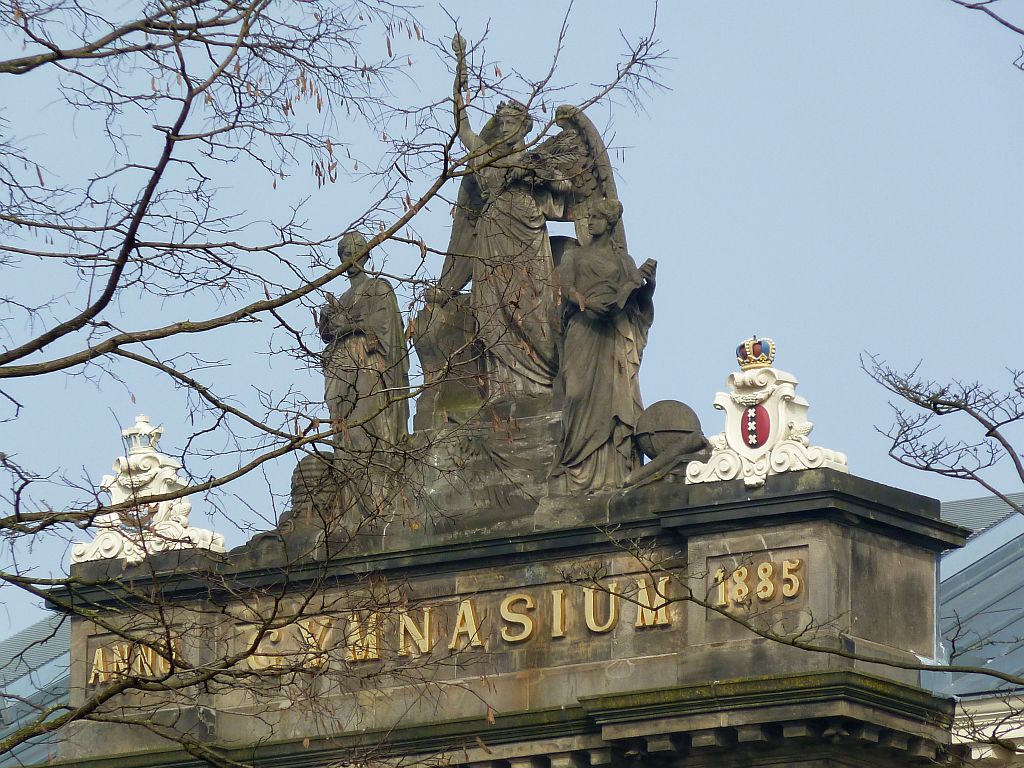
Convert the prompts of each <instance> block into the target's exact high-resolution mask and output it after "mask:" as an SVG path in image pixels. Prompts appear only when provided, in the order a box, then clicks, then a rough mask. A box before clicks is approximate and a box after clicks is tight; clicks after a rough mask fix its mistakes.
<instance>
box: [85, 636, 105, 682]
mask: <svg viewBox="0 0 1024 768" xmlns="http://www.w3.org/2000/svg"><path fill="white" fill-rule="evenodd" d="M109 679H110V662H109V661H107V649H106V648H104V647H103V646H102V645H101V646H98V647H97V648H96V650H95V651H93V654H92V669H91V670H90V671H89V685H93V684H95V683H103V682H106V681H107V680H109Z"/></svg>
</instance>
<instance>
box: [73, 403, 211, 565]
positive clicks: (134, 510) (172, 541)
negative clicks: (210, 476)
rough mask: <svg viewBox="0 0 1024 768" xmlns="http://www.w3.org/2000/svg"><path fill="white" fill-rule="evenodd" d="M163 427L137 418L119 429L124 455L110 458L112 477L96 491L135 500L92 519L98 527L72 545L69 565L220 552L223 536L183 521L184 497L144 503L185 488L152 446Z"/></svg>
mask: <svg viewBox="0 0 1024 768" xmlns="http://www.w3.org/2000/svg"><path fill="white" fill-rule="evenodd" d="M163 433H164V430H163V427H153V426H151V425H150V423H149V419H148V418H147V417H146V416H144V415H140V416H139V417H138V418H137V419H136V420H135V426H133V427H131V428H130V429H125V430H122V432H121V434H122V435H123V437H124V439H125V442H126V443H127V445H128V452H127V455H126V456H119V457H118V458H117V459H115V460H114V472H115V473H116V474H114V475H105V476H104V477H103V484H102V486H101V487H102V489H103V490H104V491H106V492H107V493H109V494H110V503H111V504H121V503H124V502H133V501H134V502H135V506H134V507H131V508H129V509H127V510H126V511H122V512H107V513H105V514H102V515H97V516H96V519H95V520H94V521H93V526H94V527H95V528H97V529H98V531H97V533H96V537H95V538H94V539H93V540H92V541H90V542H81V541H79V542H75V544H74V546H72V548H71V562H72V563H84V562H87V561H89V560H106V559H110V558H120V559H122V560H126V561H127V562H128V564H129V565H136V564H138V563H141V562H142V561H143V560H144V559H145V558H146V556H147V555H152V554H156V553H157V552H165V551H168V550H172V549H208V550H210V551H212V552H223V551H224V537H223V536H221V535H220V534H219V533H214V532H213V531H207V530H204V529H202V528H192V527H190V526H189V523H188V516H189V513H190V512H191V511H192V503H191V502H190V501H189V500H188V498H187V497H183V498H180V499H173V500H170V501H159V502H150V503H147V502H146V501H145V500H146V498H148V497H151V496H156V495H159V494H165V493H174V492H175V491H180V490H182V489H183V488H185V487H186V486H187V484H186V483H185V482H184V481H183V480H182V479H181V477H180V476H179V475H178V470H179V469H181V464H179V463H178V462H177V461H175V460H174V459H172V458H171V457H170V456H165V455H164V454H162V453H160V452H159V451H158V450H157V448H158V445H159V443H160V438H161V436H163Z"/></svg>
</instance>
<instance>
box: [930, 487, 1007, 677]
mask: <svg viewBox="0 0 1024 768" xmlns="http://www.w3.org/2000/svg"><path fill="white" fill-rule="evenodd" d="M1003 507H1004V509H1006V505H1005V504H1004V505H1003ZM1001 522H1002V521H1001ZM1010 522H1012V521H1006V522H1004V523H1003V525H1001V526H1000V527H999V528H993V529H991V530H990V531H989V532H988V533H987V534H986V536H988V537H992V536H1000V535H1001V534H1000V533H999V531H1004V534H1005V540H1003V541H997V542H995V546H994V548H989V547H984V548H981V549H980V550H979V552H980V553H983V554H980V556H979V557H978V558H977V559H976V560H975V561H974V562H973V563H971V564H969V565H967V566H966V567H964V568H962V569H961V570H959V571H957V572H956V573H955V574H954V575H952V576H950V577H949V578H947V579H945V580H944V581H943V582H942V583H941V585H940V587H939V631H940V633H941V635H942V637H943V642H944V644H945V646H946V651H947V652H948V653H950V654H951V659H950V663H952V664H956V665H963V666H971V667H980V668H982V669H993V670H999V671H1000V672H1006V673H1009V674H1012V675H1015V676H1017V677H1024V568H1022V567H1021V561H1022V559H1024V533H1021V528H1020V526H1012V525H1009V523H1010ZM980 541H981V540H980V539H979V540H977V542H976V543H980ZM967 546H968V547H969V548H970V547H971V543H968V545H967ZM1017 687H1019V686H1014V685H1012V684H1010V683H1007V682H1004V681H1000V680H998V679H996V678H993V677H989V676H986V675H976V674H956V675H952V676H948V675H947V680H946V682H945V684H944V685H941V686H940V688H941V689H942V690H941V691H940V692H942V693H944V694H947V695H948V694H956V695H961V696H969V695H974V694H985V693H988V692H993V691H997V690H1005V689H1008V688H1017Z"/></svg>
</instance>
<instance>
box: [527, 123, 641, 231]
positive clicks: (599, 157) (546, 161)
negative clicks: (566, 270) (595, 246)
mask: <svg viewBox="0 0 1024 768" xmlns="http://www.w3.org/2000/svg"><path fill="white" fill-rule="evenodd" d="M555 124H556V125H558V127H559V128H561V129H562V130H561V131H560V132H559V133H558V134H557V135H555V136H552V137H551V138H550V139H547V140H546V141H545V142H543V143H542V144H540V145H539V146H538V147H537V148H536V149H535V150H534V151H533V152H531V153H530V156H531V158H530V163H529V165H530V166H531V167H532V168H533V169H534V173H535V174H536V175H537V177H538V178H540V179H542V180H545V181H549V182H561V183H562V184H567V185H568V186H569V191H568V192H567V193H566V204H567V205H566V219H569V220H572V221H575V222H576V234H577V237H578V238H579V239H580V240H586V239H588V237H589V235H588V233H587V232H586V218H587V207H588V206H589V205H590V203H591V202H593V201H595V200H603V199H618V197H619V194H618V190H617V189H616V187H615V177H614V176H613V175H612V166H611V163H610V162H609V160H608V148H607V147H606V146H605V144H604V139H602V138H601V134H600V132H599V131H598V130H597V127H596V126H595V125H594V124H593V122H591V120H590V118H589V117H587V116H586V115H585V114H584V113H583V110H581V109H579V108H577V107H574V106H572V105H569V104H563V105H562V106H560V107H559V108H558V109H557V110H555ZM618 229H619V231H620V232H621V230H622V228H621V227H619V228H618ZM623 246H625V243H624V242H623Z"/></svg>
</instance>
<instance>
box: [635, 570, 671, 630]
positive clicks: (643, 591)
mask: <svg viewBox="0 0 1024 768" xmlns="http://www.w3.org/2000/svg"><path fill="white" fill-rule="evenodd" d="M668 582H669V577H668V576H662V577H661V578H660V579H658V586H657V588H656V589H655V594H654V595H653V596H652V595H651V585H650V584H648V583H647V579H637V580H636V587H637V593H636V626H637V627H654V626H657V625H659V624H671V623H672V622H671V620H670V619H669V616H668Z"/></svg>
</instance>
